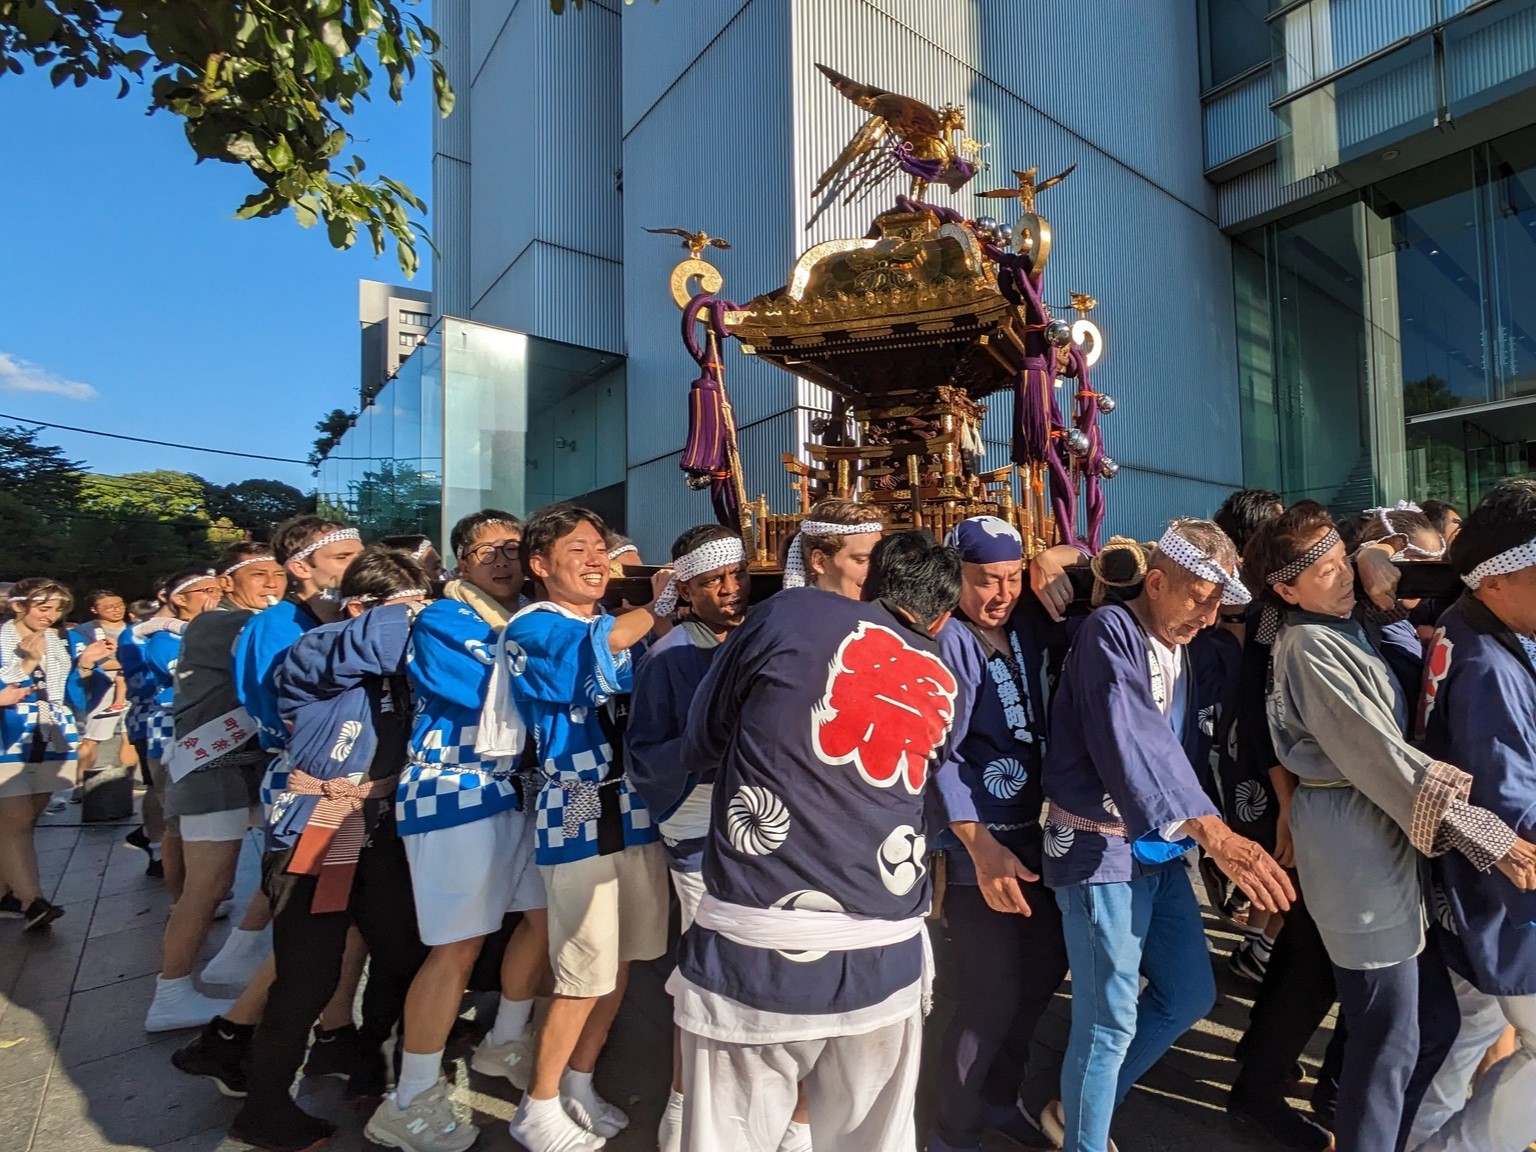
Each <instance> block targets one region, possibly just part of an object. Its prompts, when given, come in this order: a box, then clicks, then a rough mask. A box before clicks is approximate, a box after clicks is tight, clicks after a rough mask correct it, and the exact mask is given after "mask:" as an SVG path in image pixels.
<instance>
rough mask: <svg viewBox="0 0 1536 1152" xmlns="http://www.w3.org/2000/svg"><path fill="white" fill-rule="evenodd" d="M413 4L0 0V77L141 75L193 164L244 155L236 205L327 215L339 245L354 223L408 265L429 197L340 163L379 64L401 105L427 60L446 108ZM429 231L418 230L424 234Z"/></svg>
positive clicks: (431, 43) (445, 110)
mask: <svg viewBox="0 0 1536 1152" xmlns="http://www.w3.org/2000/svg"><path fill="white" fill-rule="evenodd" d="M410 7H414V0H407V2H401V0H227V2H220V3H213V2H210V0H119V2H116V3H107V2H102V3H97V2H92V0H0V76H3V75H5V74H6V73H7V72H14V73H17V74H20V73H22V72H23V71H25V70H26V68H27V67H28V66H31V67H34V68H39V69H47V70H48V75H49V78H50V79H51V80H52V81H53V84H54V86H55V87H58V86H61V85H64V84H73V85H75V86H76V87H82V88H83V87H84V86H85V85H87V84H89V83H91V82H92V81H94V80H106V81H110V80H114V79H115V80H117V81H118V95H119V96H120V97H124V96H127V95H128V94H129V93H130V92H132V91H133V90H134V81H147V82H148V84H149V95H150V100H149V110H150V111H151V112H167V113H170V114H171V115H174V116H179V117H181V118H182V119H183V120H184V121H185V125H184V127H185V131H186V135H187V142H188V143H189V144H191V146H192V150H193V152H194V153H195V154H196V155H197V158H198V160H199V161H202V160H218V161H222V162H224V163H227V164H240V165H244V166H245V167H246V168H247V169H248V170H249V172H250V174H251V175H252V176H253V177H254V178H255V180H256V182H257V184H258V185H259V188H258V189H257V190H256V191H255V192H253V193H251V195H250V196H248V197H246V199H245V202H244V203H243V204H241V205H240V207H239V209H238V210H237V211H236V213H235V214H236V215H237V216H239V217H241V218H242V219H249V218H251V217H256V216H277V215H280V214H282V213H283V212H286V211H290V210H291V211H292V212H293V215H294V218H295V219H296V220H298V222H299V223H300V224H301V225H303V226H304V227H306V228H309V227H313V226H314V225H315V224H317V223H323V224H324V225H325V230H326V235H327V237H328V238H329V239H330V242H331V244H332V245H334V246H335V247H337V248H350V247H351V246H352V245H353V244H354V243H355V242H356V241H357V238H358V233H359V231H362V232H365V233H367V236H368V240H369V242H370V243H371V244H372V245H373V250H374V253H375V254H378V253H382V252H383V251H384V250H385V248H386V247H387V244H388V242H389V240H390V239H392V240H393V241H394V244H395V254H396V256H397V257H398V259H399V262H400V269H401V271H402V272H404V273H405V275H406V276H407V277H409V276H413V275H414V274H415V272H416V268H417V266H418V263H419V260H418V257H417V254H416V241H417V233H418V232H419V231H421V227H420V225H419V224H417V223H416V222H415V221H413V220H412V219H411V217H410V210H414V211H416V212H418V213H424V212H425V211H426V206H425V205H424V204H423V203H422V201H421V199H420V198H419V197H417V196H416V194H415V193H413V192H412V191H411V190H410V189H409V188H407V187H406V186H405V185H404V184H401V183H400V182H399V181H397V180H392V179H390V178H389V177H388V176H379V177H378V178H377V179H370V178H367V177H365V176H364V175H363V173H364V171H365V168H366V166H365V165H364V163H363V161H362V159H361V158H360V157H358V156H355V155H353V156H351V157H350V159H348V160H347V161H346V162H345V163H343V158H342V153H343V151H344V150H346V149H347V145H348V143H349V137H348V134H347V130H346V127H345V125H344V120H345V118H346V117H347V116H349V115H350V114H351V113H352V112H353V110H354V109H355V108H356V105H357V101H359V100H367V99H370V98H371V95H372V93H373V92H374V91H376V86H375V70H376V69H382V71H383V77H382V79H383V80H384V81H385V84H384V87H385V90H386V91H387V92H388V95H389V98H390V99H391V100H393V101H395V102H396V103H399V102H400V99H401V95H402V92H403V90H404V88H405V84H406V82H407V81H408V80H410V79H411V77H413V76H414V75H415V73H416V68H417V65H418V63H420V62H421V61H423V60H428V61H429V62H430V66H431V71H432V83H433V89H434V93H435V96H436V102H437V108H438V112H439V113H440V114H441V115H443V116H447V115H448V114H449V113H450V112H451V111H452V110H453V101H454V97H453V91H452V89H451V88H450V87H449V85H448V79H447V75H446V74H445V72H444V70H443V66H442V63H441V62H440V61H438V60H435V59H431V56H432V54H433V53H434V52H435V51H436V50H437V47H438V43H439V41H438V36H437V33H436V32H434V31H433V30H432V29H431V28H429V27H428V26H427V25H426V23H425V22H424V21H423V20H422V19H421V18H420V17H419V16H416V15H414V14H413V13H411V12H408V11H407V9H408V8H410ZM423 235H424V233H423Z"/></svg>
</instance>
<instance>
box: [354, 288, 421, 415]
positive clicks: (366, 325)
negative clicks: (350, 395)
mask: <svg viewBox="0 0 1536 1152" xmlns="http://www.w3.org/2000/svg"><path fill="white" fill-rule="evenodd" d="M357 322H358V324H359V325H360V326H361V328H362V365H363V371H362V382H361V388H360V394H361V396H362V398H363V399H364V400H365V401H366V400H368V399H371V398H372V397H373V396H375V395H376V394H377V393H378V390H379V389H380V388H382V387H384V384H385V382H386V381H387V380H388V379H389V378H390V377H391V376H393V375H394V374H395V372H397V371H398V370H399V368H400V365H401V364H403V363H404V362H405V359H406V357H408V356H409V355H410V354H411V353H412V352H414V351H415V350H416V347H417V345H418V344H419V343H420V342H421V340H422V339H423V338H424V337H425V336H426V334H427V330H428V329H429V328H431V326H432V293H431V292H429V291H425V290H423V289H420V288H404V287H401V286H400V285H398V284H385V283H382V282H381V281H378V280H359V281H358V282H357Z"/></svg>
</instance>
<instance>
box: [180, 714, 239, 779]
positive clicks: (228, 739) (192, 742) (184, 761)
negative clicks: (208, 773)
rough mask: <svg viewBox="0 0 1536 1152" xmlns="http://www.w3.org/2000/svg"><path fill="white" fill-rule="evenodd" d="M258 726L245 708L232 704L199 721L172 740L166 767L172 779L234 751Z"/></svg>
mask: <svg viewBox="0 0 1536 1152" xmlns="http://www.w3.org/2000/svg"><path fill="white" fill-rule="evenodd" d="M256 727H257V725H256V721H254V720H252V719H251V716H250V713H248V712H247V711H246V710H245V709H244V708H231V709H230V710H229V711H228V712H226V713H224V714H223V715H222V716H215V717H214V718H213V719H212V720H209V721H208V722H207V723H206V724H199V725H198V726H197V727H196V728H194V729H193V730H192V731H191V732H189V733H187V734H186V735H185V736H183V737H181V738H180V739H178V740H177V741H176V742H175V743H174V744H172V745H171V756H170V759H169V760H168V761H167V763H166V770H167V771H168V772H169V773H170V777H171V779H172V780H180V779H181V778H182V777H183V776H185V775H186V774H187V773H188V772H191V771H192V770H193V769H194V768H200V767H202V766H203V765H204V764H207V763H209V762H210V761H212V760H214V759H217V758H218V757H220V756H223V755H224V754H225V753H226V752H233V751H234V750H235V749H236V748H238V747H240V745H242V744H244V743H245V742H246V741H247V740H249V739H250V738H251V737H252V736H254V735H256Z"/></svg>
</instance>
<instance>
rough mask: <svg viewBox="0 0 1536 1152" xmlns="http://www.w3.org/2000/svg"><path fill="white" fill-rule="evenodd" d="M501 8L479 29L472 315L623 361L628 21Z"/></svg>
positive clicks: (600, 8) (543, 6) (526, 0)
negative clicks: (622, 134)
mask: <svg viewBox="0 0 1536 1152" xmlns="http://www.w3.org/2000/svg"><path fill="white" fill-rule="evenodd" d="M496 7H497V8H498V10H499V11H500V14H501V19H500V21H498V20H496V19H495V18H494V17H495V13H487V12H477V14H476V17H475V20H474V25H473V28H472V30H471V35H472V36H474V37H484V36H490V37H492V39H493V44H492V45H491V46H489V47H487V46H485V45H483V44H481V43H479V42H478V39H477V40H476V41H475V42H474V43H473V44H472V47H471V53H470V54H471V58H476V57H478V58H479V59H480V61H481V63H480V66H479V68H478V71H477V72H476V74H475V77H474V82H473V85H472V87H471V89H470V94H469V103H470V104H471V105H472V107H473V109H474V111H473V113H472V119H471V123H470V135H471V153H472V156H473V158H474V164H473V169H472V172H473V175H472V183H473V189H472V192H471V229H472V235H473V240H472V242H471V243H469V245H468V258H469V265H470V315H471V317H472V318H473V319H476V320H479V321H481V322H483V323H488V324H495V325H498V326H500V327H506V328H517V329H519V330H521V331H525V332H528V333H530V334H532V335H535V336H545V337H549V338H551V339H559V340H565V341H568V342H571V343H578V344H583V345H585V346H587V347H594V348H601V349H603V350H605V351H618V350H620V348H621V347H622V341H621V337H620V335H619V331H618V325H617V322H616V316H617V314H618V312H619V310H620V308H621V306H620V304H619V301H620V299H621V291H622V289H621V286H620V281H619V261H620V247H621V240H620V231H619V225H620V218H621V217H620V196H619V189H618V181H619V176H618V169H619V166H620V151H619V112H620V108H619V101H620V84H619V67H618V64H619V28H620V21H619V15H618V13H617V11H616V10H615V9H614V8H613V7H612V6H611V5H607V4H602V3H588V4H587V5H586V6H585V7H584V8H583V10H582V11H581V12H579V13H577V12H570V13H567V14H566V15H564V16H556V15H554V14H553V13H552V12H551V11H550V8H549V5H548V4H547V3H538V2H532V0H520V2H518V3H515V4H512V5H499V6H496Z"/></svg>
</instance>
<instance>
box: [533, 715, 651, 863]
mask: <svg viewBox="0 0 1536 1152" xmlns="http://www.w3.org/2000/svg"><path fill="white" fill-rule="evenodd" d="M563 759H565V760H566V761H568V764H567V765H564V766H563V767H564V768H565V770H564V771H559V772H556V771H553V769H554V768H555V764H554V763H553V762H549V763H546V765H545V771H546V773H547V775H546V776H545V779H544V787H543V789H542V790H541V791H540V793H539V805H538V815H537V817H536V819H535V822H534V828H535V832H536V836H537V839H536V848H535V859H536V860H537V861H538V863H540V864H565V863H569V862H570V861H573V860H583V859H586V858H587V857H589V856H595V855H596V854H597V825H598V817H599V816H600V814H601V812H602V790H603V789H604V788H616V789H617V790H618V799H619V813H620V815H621V816H622V817H623V821H624V843H625V845H626V846H629V845H634V844H648V843H650V842H651V841H652V840H655V839H656V838H657V833H656V829H655V828H654V827H653V826H652V824H651V813H650V810H649V809H648V808H646V806H645V801H643V800H641V799H640V794H639V793H638V792H636V791H635V790H634V788H633V787H631V786H630V783H629V781H628V780H627V779H625V778H623V777H620V778H619V779H618V780H608V781H603V780H602V777H603V776H604V775H606V773H607V771H608V766H609V764H610V763H611V762H612V759H613V749H612V748H611V747H609V746H608V745H607V744H600V745H598V747H597V748H596V749H594V750H589V751H585V752H576V753H573V754H572V755H570V756H568V757H564V758H563ZM600 781H601V783H600Z"/></svg>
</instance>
